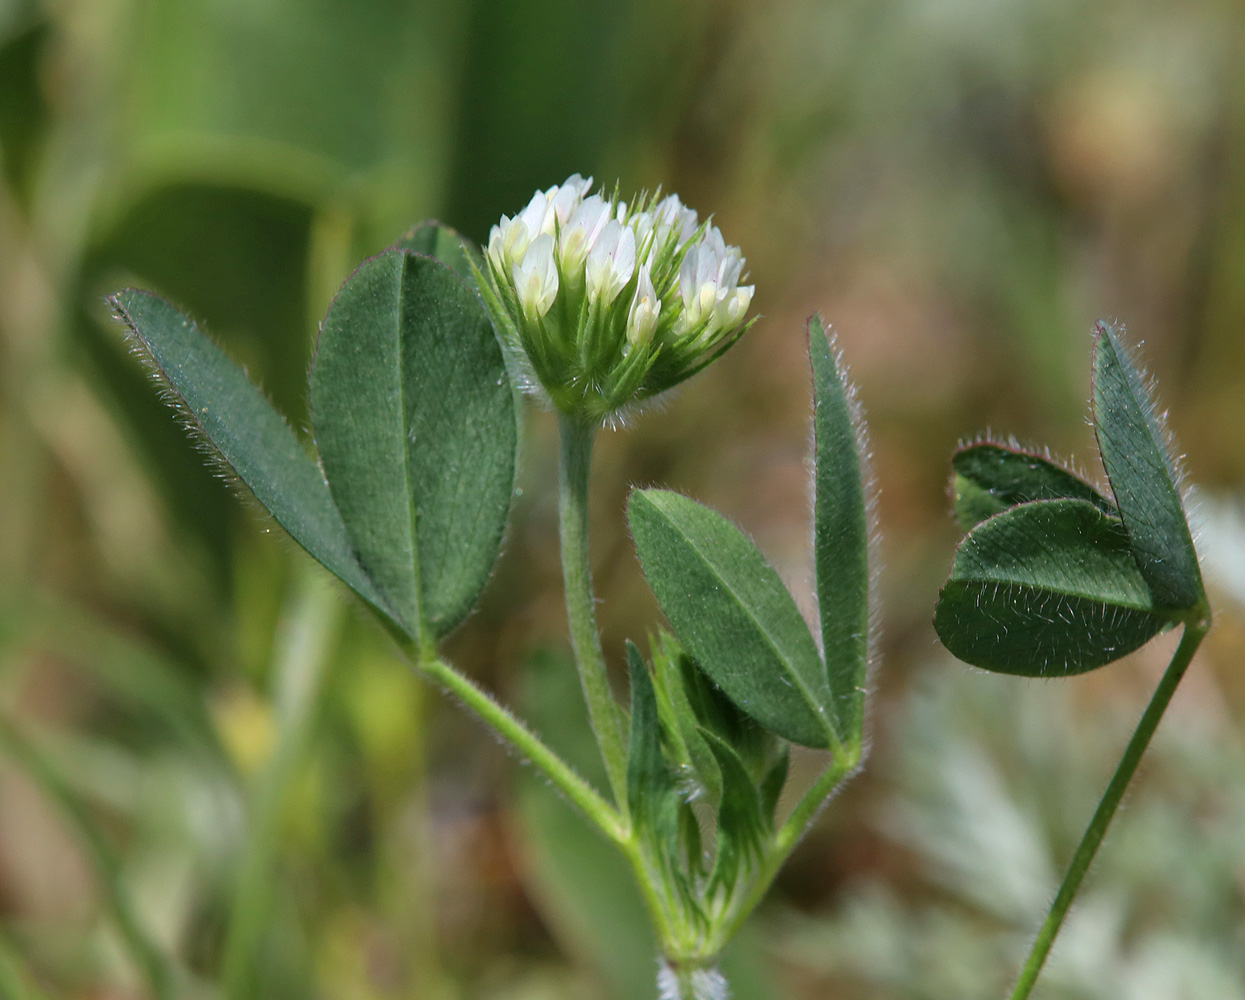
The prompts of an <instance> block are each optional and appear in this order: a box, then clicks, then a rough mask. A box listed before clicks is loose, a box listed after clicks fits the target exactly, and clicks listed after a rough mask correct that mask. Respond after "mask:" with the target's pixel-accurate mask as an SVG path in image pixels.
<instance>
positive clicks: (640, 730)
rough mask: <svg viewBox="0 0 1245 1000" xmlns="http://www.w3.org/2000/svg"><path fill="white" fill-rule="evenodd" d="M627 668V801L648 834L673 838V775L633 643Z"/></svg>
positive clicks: (649, 684)
mask: <svg viewBox="0 0 1245 1000" xmlns="http://www.w3.org/2000/svg"><path fill="white" fill-rule="evenodd" d="M627 668H628V671H629V673H630V676H631V740H630V744H629V746H628V748H627V804H628V806H629V808H630V810H631V818H632V820H633V821H634V822H635V823H636V824H637V825H638V826H639V827H641V828H642V829H644V830H645V831H646V833H647V834H648V836H649V837H650V838H651V839H653V840H655V841H657V842H664V841H665V840H667V839H669V841H670V842H672V843H673V842H674V838H675V823H676V822H677V817H676V812H677V808H678V795H677V793H676V791H675V782H674V776H673V775H672V774H671V772H670V767H669V765H668V764H667V763H666V757H665V755H664V754H663V753H662V748H661V722H660V720H659V718H658V714H657V698H656V696H655V695H654V693H653V682H652V680H651V679H650V678H649V675H648V668H647V667H646V666H645V665H644V657H643V656H641V655H640V651H639V650H638V649H637V648H636V647H635V644H634V643H631V642H628V643H627Z"/></svg>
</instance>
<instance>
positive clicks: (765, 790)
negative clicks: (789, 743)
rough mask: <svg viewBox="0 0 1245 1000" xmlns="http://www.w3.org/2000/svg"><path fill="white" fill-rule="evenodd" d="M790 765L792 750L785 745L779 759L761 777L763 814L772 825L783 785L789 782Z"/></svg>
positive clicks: (760, 787)
mask: <svg viewBox="0 0 1245 1000" xmlns="http://www.w3.org/2000/svg"><path fill="white" fill-rule="evenodd" d="M790 767H791V751H790V750H789V749H788V748H787V747H786V746H784V747H783V748H782V749H781V750H780V751H779V753H778V759H777V760H776V761H774V764H773V766H771V767H770V769H769V770H768V771H766V772H765V777H764V778H762V779H761V784H760V786H759V789H760V792H761V809H762V814H763V815H764V816H765V820H766V822H767V823H769V824H770V825H771V826H773V823H774V813H775V812H777V811H778V799H779V797H780V796H781V795H782V790H783V786H784V785H786V784H787V771H788V770H789V769H790Z"/></svg>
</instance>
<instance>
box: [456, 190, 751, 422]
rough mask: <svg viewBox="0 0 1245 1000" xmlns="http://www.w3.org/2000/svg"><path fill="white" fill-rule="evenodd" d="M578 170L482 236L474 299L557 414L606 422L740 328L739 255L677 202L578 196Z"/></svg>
mask: <svg viewBox="0 0 1245 1000" xmlns="http://www.w3.org/2000/svg"><path fill="white" fill-rule="evenodd" d="M591 187H592V178H587V179H585V178H583V177H581V176H580V175H578V174H574V175H572V176H571V177H568V178H567V179H566V181H565V182H563V183H562V184H556V185H554V186H553V187H550V188H546V189H545V190H543V191H537V192H535V194H533V195H532V198H531V200H530V201H529V202H528V203H527V205H526V207H524V208H523V209H522V210H521V211H520V212H518V214H517V215H515V216H513V217H511V216H502V218H501V221H500V222H499V223H498V224H497V225H496V226H494V227H493V228H492V230H491V231H490V232H489V241H488V247H487V259H488V268H487V274H486V275H483V276H482V277H485V278H486V279H487V280H486V282H485V283H484V284H483V285H482V286H481V294H482V295H483V296H484V298H485V300H486V304H487V305H488V308H489V310H490V312H491V313H492V314H493V318H494V321H495V323H496V325H497V329H498V331H499V332H500V333H501V335H502V337H503V338H505V339H506V340H507V341H508V343H509V345H510V346H511V347H512V348H513V349H514V351H515V354H514V356H515V358H516V359H517V361H518V363H519V364H520V365H521V366H524V367H525V368H526V370H527V375H528V378H529V379H530V383H529V384H530V386H532V387H533V389H532V391H536V392H538V393H539V394H540V395H541V396H542V397H543V398H544V399H545V401H546V402H548V403H550V404H551V405H553V406H555V407H557V408H558V409H559V410H561V411H563V412H564V413H571V414H576V415H578V416H580V417H587V418H589V419H592V420H605V421H609V420H612V419H615V417H616V415H617V413H618V412H619V411H620V410H622V409H624V408H626V407H628V406H630V405H631V404H633V403H635V402H637V401H640V400H643V399H647V398H648V397H650V396H653V395H655V394H657V393H660V392H662V391H664V390H665V389H669V388H670V387H671V386H674V385H677V384H678V383H679V382H681V381H682V380H683V379H685V378H687V377H688V376H690V375H692V374H693V373H694V372H696V371H699V370H700V369H701V368H702V367H703V366H704V363H705V360H706V356H707V355H708V354H709V353H710V352H717V351H719V349H720V348H721V347H723V346H726V345H729V344H730V343H731V342H732V341H733V339H734V338H735V337H737V336H738V335H739V334H740V333H741V332H742V330H743V329H744V328H745V327H744V324H745V323H746V321H747V313H748V309H749V307H750V306H751V305H752V296H753V290H754V289H753V286H752V285H745V286H743V287H740V284H739V282H740V281H741V280H742V279H743V275H744V258H743V255H742V254H741V253H740V252H739V249H738V247H734V246H729V245H728V244H727V243H726V241H725V240H724V239H723V238H722V233H721V231H720V230H719V229H718V227H717V226H714V225H709V224H706V225H703V226H702V225H701V224H700V222H699V218H698V216H697V214H696V212H694V211H693V210H692V209H690V208H688V207H687V206H686V205H684V204H683V202H682V201H681V200H680V199H679V196H678V195H675V194H670V195H666V196H665V197H659V196H657V195H646V194H641V195H640V196H639V197H637V198H635V199H632V200H631V201H629V202H628V201H623V200H622V199H621V198H619V197H618V196H617V195H616V194H615V195H607V194H589V191H590V189H591Z"/></svg>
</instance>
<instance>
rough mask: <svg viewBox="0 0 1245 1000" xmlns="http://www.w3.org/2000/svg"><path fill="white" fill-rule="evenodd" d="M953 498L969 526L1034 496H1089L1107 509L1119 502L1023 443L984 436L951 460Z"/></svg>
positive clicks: (1110, 510) (957, 512)
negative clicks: (1016, 444) (1011, 443)
mask: <svg viewBox="0 0 1245 1000" xmlns="http://www.w3.org/2000/svg"><path fill="white" fill-rule="evenodd" d="M951 467H952V470H953V471H952V475H951V499H952V503H953V504H954V505H955V517H956V520H957V521H959V522H960V527H961V528H963V529H964V530H965V531H968V530H969V529H970V528H972V527H973V526H974V525H977V524H980V523H981V522H982V521H984V520H985V519H986V518H988V517H993V516H994V515H995V514H998V513H1001V512H1002V511H1005V510H1007V508H1008V507H1015V506H1016V505H1017V504H1021V503H1028V502H1030V501H1031V500H1059V499H1061V498H1063V497H1068V498H1072V499H1076V500H1087V501H1089V502H1090V503H1092V504H1093V505H1094V506H1095V507H1097V508H1098V509H1099V510H1101V511H1102V512H1103V513H1104V514H1112V515H1114V514H1116V510H1115V505H1114V504H1112V503H1111V501H1110V500H1108V499H1107V498H1106V497H1104V496H1103V495H1102V494H1101V493H1099V492H1098V491H1097V490H1096V489H1094V488H1093V487H1092V486H1090V485H1089V483H1087V482H1085V480H1083V479H1081V477H1080V476H1077V475H1075V474H1074V473H1072V472H1069V471H1068V470H1067V469H1065V468H1064V467H1063V466H1061V465H1059V464H1057V463H1056V462H1052V461H1051V460H1050V459H1049V458H1045V457H1043V456H1042V455H1036V454H1034V453H1033V452H1028V451H1024V450H1022V449H1020V448H1017V447H1012V446H1009V445H1003V444H997V443H995V442H993V441H982V442H979V443H977V444H970V445H967V446H965V447H963V448H960V449H959V450H958V451H956V453H955V456H954V457H953V458H952V459H951Z"/></svg>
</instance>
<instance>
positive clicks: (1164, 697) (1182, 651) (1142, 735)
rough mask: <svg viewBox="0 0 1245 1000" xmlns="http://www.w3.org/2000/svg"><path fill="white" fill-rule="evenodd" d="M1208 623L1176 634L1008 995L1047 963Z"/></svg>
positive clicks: (1027, 984)
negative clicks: (1169, 656) (1167, 661)
mask: <svg viewBox="0 0 1245 1000" xmlns="http://www.w3.org/2000/svg"><path fill="white" fill-rule="evenodd" d="M1207 627H1208V626H1207V625H1206V623H1205V622H1203V621H1199V622H1197V623H1195V624H1186V625H1185V628H1184V635H1183V636H1181V639H1180V645H1179V647H1177V649H1176V653H1175V655H1174V656H1173V657H1172V661H1171V663H1170V664H1169V665H1168V667H1167V672H1166V673H1164V674H1163V679H1162V680H1161V681H1159V686H1158V688H1157V689H1156V690H1155V692H1154V697H1152V698H1151V699H1150V704H1149V705H1147V706H1146V710H1145V713H1144V714H1143V715H1142V716H1141V721H1140V722H1139V723H1137V729H1136V731H1135V732H1134V733H1133V737H1132V739H1131V740H1129V741H1128V746H1127V747H1126V748H1125V750H1124V756H1123V757H1122V758H1120V763H1119V766H1118V767H1117V768H1116V769H1115V776H1114V777H1113V778H1112V779H1111V784H1109V785H1108V786H1107V790H1106V792H1105V793H1104V794H1103V796H1102V800H1101V801H1100V802H1099V803H1098V809H1097V811H1096V812H1095V813H1094V818H1093V819H1092V820H1090V822H1089V826H1088V827H1087V828H1086V830H1085V835H1084V836H1083V837H1082V838H1081V844H1080V846H1079V847H1078V848H1077V849H1076V854H1075V855H1074V856H1073V858H1072V865H1071V867H1069V868H1068V874H1067V875H1065V876H1064V880H1063V885H1061V886H1060V887H1059V894H1058V895H1057V896H1055V901H1054V903H1052V904H1051V908H1050V913H1049V914H1047V916H1046V922H1045V923H1044V924H1042V929H1041V931H1039V932H1038V936H1037V940H1036V941H1034V942H1033V948H1032V949H1031V950H1030V952H1029V959H1028V961H1027V962H1025V966H1024V969H1022V970H1021V973H1020V979H1019V980H1018V981H1017V983H1016V988H1015V989H1014V990H1013V991H1012V996H1011V1000H1025V998H1026V997H1028V996H1029V994H1030V993H1031V992H1032V991H1033V987H1034V984H1035V983H1036V982H1037V978H1038V975H1039V974H1040V973H1041V971H1042V966H1043V965H1044V964H1045V962H1046V957H1047V955H1049V954H1050V950H1051V947H1052V945H1054V943H1055V937H1056V935H1058V934H1059V928H1060V927H1062V926H1063V921H1064V917H1066V916H1067V915H1068V910H1069V909H1070V908H1071V906H1072V900H1073V899H1074V898H1075V897H1076V894H1077V890H1079V889H1080V887H1081V881H1082V880H1083V879H1084V878H1085V873H1086V872H1087V871H1089V866H1090V865H1091V864H1092V863H1093V860H1094V855H1095V854H1097V853H1098V848H1099V847H1100V846H1102V840H1103V838H1104V837H1105V836H1106V834H1107V827H1109V826H1110V825H1111V820H1112V819H1114V818H1115V813H1116V811H1117V810H1118V809H1119V807H1120V802H1121V801H1122V800H1123V798H1124V792H1125V790H1126V789H1127V788H1128V783H1129V782H1130V781H1132V778H1133V774H1134V773H1135V772H1136V770H1137V765H1138V764H1140V763H1141V758H1142V755H1143V754H1145V752H1146V747H1148V746H1149V745H1150V738H1151V737H1152V736H1153V735H1154V731H1155V729H1157V728H1158V724H1159V720H1160V719H1162V718H1163V713H1164V712H1166V711H1167V706H1168V704H1169V703H1170V702H1171V699H1172V695H1173V694H1174V693H1175V691H1176V686H1177V685H1178V684H1179V683H1180V679H1181V678H1182V677H1184V672H1185V670H1186V669H1188V666H1189V661H1191V660H1192V659H1193V654H1194V653H1195V652H1197V647H1198V646H1199V645H1200V644H1201V642H1202V639H1203V638H1204V637H1205V635H1206V629H1207Z"/></svg>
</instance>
